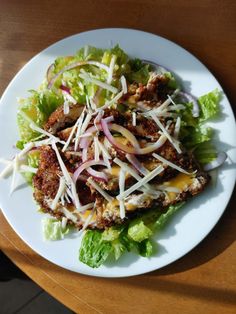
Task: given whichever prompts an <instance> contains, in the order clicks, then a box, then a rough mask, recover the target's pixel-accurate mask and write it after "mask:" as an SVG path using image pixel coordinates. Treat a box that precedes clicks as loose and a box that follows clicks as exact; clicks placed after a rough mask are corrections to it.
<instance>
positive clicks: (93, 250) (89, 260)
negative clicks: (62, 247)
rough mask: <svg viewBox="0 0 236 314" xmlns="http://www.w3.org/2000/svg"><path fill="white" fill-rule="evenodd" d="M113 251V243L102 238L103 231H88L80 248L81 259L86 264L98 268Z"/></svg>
mask: <svg viewBox="0 0 236 314" xmlns="http://www.w3.org/2000/svg"><path fill="white" fill-rule="evenodd" d="M111 251H112V245H111V243H110V242H108V241H104V240H102V232H101V231H98V230H88V231H86V233H85V235H84V237H83V240H82V243H81V247H80V250H79V260H80V261H81V262H83V263H84V264H86V265H88V266H90V267H92V268H97V267H99V266H101V265H102V264H103V263H104V262H105V260H106V259H107V258H108V256H109V254H110V252H111Z"/></svg>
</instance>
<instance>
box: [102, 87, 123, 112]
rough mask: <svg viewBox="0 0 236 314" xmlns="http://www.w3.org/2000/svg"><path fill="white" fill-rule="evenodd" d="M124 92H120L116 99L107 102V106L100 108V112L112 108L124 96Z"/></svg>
mask: <svg viewBox="0 0 236 314" xmlns="http://www.w3.org/2000/svg"><path fill="white" fill-rule="evenodd" d="M123 94H124V93H123V90H122V91H121V92H119V93H118V94H117V95H116V96H115V97H114V98H112V99H111V100H109V101H106V103H105V105H103V106H102V107H100V108H98V110H99V111H101V110H104V109H106V108H108V107H110V106H111V105H113V104H115V103H116V102H117V101H118V100H119V99H120V98H121V97H122V96H123Z"/></svg>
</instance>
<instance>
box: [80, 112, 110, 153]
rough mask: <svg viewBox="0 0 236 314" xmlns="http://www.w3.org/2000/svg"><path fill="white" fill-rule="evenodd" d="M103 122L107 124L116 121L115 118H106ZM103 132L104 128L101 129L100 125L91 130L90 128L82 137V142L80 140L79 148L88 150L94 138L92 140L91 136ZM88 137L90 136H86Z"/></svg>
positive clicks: (92, 127)
mask: <svg viewBox="0 0 236 314" xmlns="http://www.w3.org/2000/svg"><path fill="white" fill-rule="evenodd" d="M103 120H105V121H106V122H107V123H109V122H111V121H113V120H114V117H113V116H110V117H106V118H105V119H103ZM101 130H102V127H101V124H100V123H99V124H97V123H96V126H95V125H93V126H91V127H90V128H88V129H87V130H86V132H85V133H84V134H83V136H84V137H82V138H81V140H80V145H79V147H80V148H87V147H88V146H89V145H90V143H91V141H92V138H91V137H92V136H91V135H90V134H92V133H95V132H97V131H101ZM86 135H89V136H86Z"/></svg>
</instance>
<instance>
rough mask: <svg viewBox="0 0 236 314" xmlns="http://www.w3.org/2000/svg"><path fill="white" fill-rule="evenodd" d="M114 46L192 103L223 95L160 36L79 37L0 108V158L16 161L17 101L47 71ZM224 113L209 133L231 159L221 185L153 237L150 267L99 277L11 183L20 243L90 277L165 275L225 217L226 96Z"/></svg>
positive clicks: (231, 172)
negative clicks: (45, 227) (55, 237)
mask: <svg viewBox="0 0 236 314" xmlns="http://www.w3.org/2000/svg"><path fill="white" fill-rule="evenodd" d="M117 43H118V44H119V45H120V46H121V48H123V49H124V50H125V51H126V52H127V53H128V54H129V55H130V56H131V57H138V58H143V59H146V60H151V61H154V62H157V63H159V64H162V65H164V66H166V67H168V68H169V69H171V70H172V71H174V72H175V73H176V74H177V75H178V76H179V77H181V79H182V80H183V81H184V85H185V87H186V89H187V90H189V91H191V93H192V94H194V95H195V96H200V95H202V94H205V93H207V92H209V91H211V90H213V89H215V88H219V89H220V90H222V88H221V86H220V85H219V83H218V82H217V81H216V79H215V78H214V77H213V75H212V74H211V73H210V72H209V71H208V70H207V69H206V67H205V66H204V65H203V64H202V63H201V62H200V61H198V60H197V59H196V58H195V57H194V56H192V55H191V54H190V53H189V52H187V51H186V50H184V49H183V48H181V47H179V46H178V45H176V44H174V43H173V42H171V41H169V40H166V39H164V38H161V37H159V36H156V35H153V34H149V33H144V32H141V31H136V30H131V29H99V30H93V31H89V32H85V33H81V34H78V35H74V36H71V37H68V38H66V39H63V40H61V41H59V42H57V43H56V44H54V45H52V46H50V47H49V48H47V49H45V50H44V51H42V52H41V53H39V54H38V55H37V56H36V57H34V58H33V59H32V60H31V61H29V62H28V63H27V64H26V65H25V66H24V67H23V69H22V70H21V71H20V72H19V73H18V74H17V75H16V76H15V78H14V79H13V80H12V82H11V83H10V84H9V86H8V88H7V89H6V91H5V93H4V94H3V96H2V99H1V104H0V143H1V151H0V155H1V157H5V158H7V157H12V156H13V155H14V154H15V149H14V146H13V145H14V144H15V143H16V141H17V139H18V134H17V126H16V111H17V102H16V97H18V96H21V97H25V96H27V90H29V89H34V88H37V87H38V86H39V84H40V83H41V81H42V79H43V78H44V74H45V72H46V70H47V68H48V66H49V65H50V64H51V63H52V62H53V61H54V59H55V58H56V57H57V56H60V55H71V54H73V53H75V52H76V51H77V50H78V49H79V48H80V47H82V46H84V45H86V44H89V45H94V46H96V47H101V48H109V47H111V45H114V44H117ZM221 107H222V112H223V115H222V118H221V119H219V120H218V121H215V122H214V123H212V125H213V127H214V128H216V129H217V135H218V139H217V145H218V148H219V149H222V150H224V151H227V153H228V156H229V158H228V161H227V162H226V163H225V165H224V166H223V167H222V168H221V169H220V170H219V172H218V180H217V183H216V185H215V186H211V187H209V188H208V189H207V190H206V191H205V192H204V193H203V194H202V195H200V196H199V197H196V198H195V199H193V200H192V201H190V202H189V203H188V204H187V205H186V206H185V207H184V208H183V209H182V210H181V211H179V213H178V214H177V215H176V216H175V217H174V219H173V220H172V221H171V223H170V224H169V225H168V226H167V227H166V229H165V230H164V231H163V232H161V233H159V234H158V235H156V237H155V238H156V239H158V243H159V245H160V246H159V251H158V253H157V254H156V255H155V256H153V257H152V258H150V259H146V258H142V257H137V256H135V255H133V254H126V255H125V256H123V257H122V258H121V259H120V261H118V262H117V263H113V264H106V265H105V266H102V267H100V268H99V269H92V268H89V267H88V266H86V265H84V264H82V263H80V262H79V261H78V250H79V246H80V239H78V238H76V237H74V238H73V237H71V238H66V239H65V240H62V241H56V242H45V241H43V237H42V233H41V218H42V216H43V215H42V214H40V213H38V212H37V211H36V205H35V203H34V201H33V197H32V190H31V188H30V187H27V186H23V187H22V188H20V189H18V190H17V191H16V192H15V193H13V195H12V196H11V197H10V196H9V186H10V182H11V179H10V178H8V179H6V180H1V181H0V207H1V208H2V210H3V213H4V215H5V217H6V218H7V220H8V222H9V223H10V225H11V226H12V227H13V229H14V230H15V231H16V232H17V234H18V235H19V236H20V237H21V238H22V240H24V241H25V242H26V243H27V244H28V245H29V246H30V247H31V248H32V249H33V250H34V251H36V252H37V253H38V254H40V255H41V256H43V257H44V258H46V259H48V260H49V261H51V262H53V263H55V264H57V265H59V266H61V267H64V268H66V269H69V270H72V271H75V272H79V273H83V274H87V275H93V276H102V277H124V276H131V275H137V274H142V273H145V272H149V271H152V270H155V269H158V268H161V267H163V266H165V265H167V264H169V263H172V262H173V261H175V260H177V259H178V258H180V257H182V256H183V255H185V254H186V253H188V252H189V251H190V250H191V249H192V248H194V247H195V246H196V245H197V244H198V243H199V242H200V241H202V239H203V238H204V237H205V236H206V235H207V234H208V233H209V232H210V231H211V229H212V228H213V227H214V225H215V224H216V223H217V221H218V220H219V218H220V217H221V215H222V213H223V212H224V210H225V208H226V206H227V203H228V201H229V199H230V196H231V194H232V190H233V187H234V183H235V176H236V169H235V162H236V149H235V146H236V145H235V144H236V143H235V139H236V130H235V120H234V116H233V112H232V110H231V107H230V104H229V102H228V100H227V98H226V96H225V95H224V96H223V99H222V101H221ZM221 236H222V237H223V236H224V235H223V234H222V235H221Z"/></svg>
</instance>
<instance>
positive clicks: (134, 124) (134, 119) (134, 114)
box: [132, 111, 136, 126]
mask: <svg viewBox="0 0 236 314" xmlns="http://www.w3.org/2000/svg"><path fill="white" fill-rule="evenodd" d="M132 124H133V126H136V112H135V111H133V112H132Z"/></svg>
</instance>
